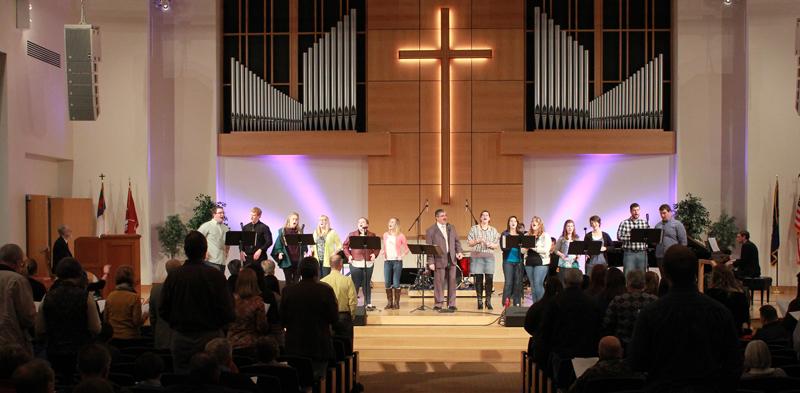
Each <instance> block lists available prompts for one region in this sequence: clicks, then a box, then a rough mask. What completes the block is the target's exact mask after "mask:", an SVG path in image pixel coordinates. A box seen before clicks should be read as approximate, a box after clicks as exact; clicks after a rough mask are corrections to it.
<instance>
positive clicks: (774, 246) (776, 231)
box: [769, 179, 781, 265]
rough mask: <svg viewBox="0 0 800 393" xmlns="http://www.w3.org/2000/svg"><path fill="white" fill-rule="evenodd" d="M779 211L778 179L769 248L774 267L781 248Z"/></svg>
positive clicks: (770, 260) (770, 261)
mask: <svg viewBox="0 0 800 393" xmlns="http://www.w3.org/2000/svg"><path fill="white" fill-rule="evenodd" d="M778 211H779V210H778V179H775V198H774V199H773V203H772V242H771V243H770V246H769V263H770V264H772V265H777V264H778V249H779V248H780V247H781V238H780V232H781V230H780V226H779V225H778V224H779V220H778Z"/></svg>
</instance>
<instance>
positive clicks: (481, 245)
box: [467, 210, 500, 310]
mask: <svg viewBox="0 0 800 393" xmlns="http://www.w3.org/2000/svg"><path fill="white" fill-rule="evenodd" d="M491 220H492V219H491V217H490V215H489V211H488V210H484V211H482V212H481V218H480V223H478V225H473V226H472V228H470V230H469V234H467V243H469V245H470V246H471V247H472V252H471V253H470V264H469V270H470V274H472V278H473V280H475V292H476V293H477V295H478V310H483V305H484V303H483V299H482V296H483V292H484V289H485V292H486V309H488V310H492V309H493V307H492V291H493V287H494V281H493V277H494V251H495V250H496V249H497V248H498V247H500V233H498V232H497V229H495V228H494V227H493V226H491V225H489V222H490V221H491ZM484 277H485V278H486V279H485V280H484ZM484 284H485V285H484Z"/></svg>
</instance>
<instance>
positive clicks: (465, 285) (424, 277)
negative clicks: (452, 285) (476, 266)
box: [411, 252, 475, 290]
mask: <svg viewBox="0 0 800 393" xmlns="http://www.w3.org/2000/svg"><path fill="white" fill-rule="evenodd" d="M471 260H472V258H470V256H469V252H465V255H464V256H463V257H462V258H461V259H459V260H458V261H457V263H456V283H457V286H456V289H473V288H475V285H474V284H473V283H472V281H470V280H469V277H470V275H469V272H470V268H469V265H470V263H471ZM419 270H420V271H419V272H418V273H417V278H416V279H415V280H414V284H413V285H411V289H416V290H420V289H425V290H430V289H433V276H432V274H430V271H429V270H428V269H426V268H425V267H424V265H421V266H420V269H419Z"/></svg>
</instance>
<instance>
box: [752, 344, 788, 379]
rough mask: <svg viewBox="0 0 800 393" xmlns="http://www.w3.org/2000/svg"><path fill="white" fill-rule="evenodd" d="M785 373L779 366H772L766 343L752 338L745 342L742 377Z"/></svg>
mask: <svg viewBox="0 0 800 393" xmlns="http://www.w3.org/2000/svg"><path fill="white" fill-rule="evenodd" d="M785 376H786V373H785V372H784V371H783V370H781V369H779V368H772V355H771V354H770V352H769V347H768V346H767V343H765V342H764V341H761V340H753V341H750V342H749V343H747V348H745V350H744V373H742V379H756V378H767V377H785Z"/></svg>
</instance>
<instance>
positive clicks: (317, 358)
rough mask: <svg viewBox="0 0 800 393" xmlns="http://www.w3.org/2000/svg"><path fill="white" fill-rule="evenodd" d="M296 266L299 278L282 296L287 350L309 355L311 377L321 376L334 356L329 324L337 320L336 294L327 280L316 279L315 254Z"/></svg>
mask: <svg viewBox="0 0 800 393" xmlns="http://www.w3.org/2000/svg"><path fill="white" fill-rule="evenodd" d="M299 270H300V276H301V280H300V282H299V283H298V284H295V285H290V286H287V287H286V288H285V289H284V290H283V298H282V299H281V306H280V312H281V321H282V322H283V326H284V327H285V328H286V354H287V355H292V356H302V357H306V358H310V359H311V362H312V365H313V367H314V377H315V378H320V377H323V376H324V375H325V372H326V370H327V368H328V360H329V359H333V358H334V352H333V342H332V341H331V326H332V325H333V324H334V323H336V321H338V320H339V311H338V308H337V305H336V295H335V294H334V293H333V289H331V287H330V286H329V285H328V284H323V283H320V282H319V278H318V276H319V271H320V267H319V262H317V260H316V258H314V257H307V258H304V259H303V260H302V261H301V262H300V266H299Z"/></svg>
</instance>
